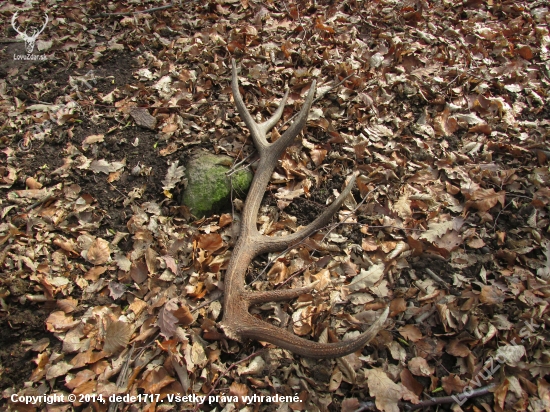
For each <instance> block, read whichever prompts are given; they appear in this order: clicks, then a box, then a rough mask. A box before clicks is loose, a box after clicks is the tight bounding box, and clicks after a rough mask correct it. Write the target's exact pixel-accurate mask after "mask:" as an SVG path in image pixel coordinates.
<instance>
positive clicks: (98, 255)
mask: <svg viewBox="0 0 550 412" xmlns="http://www.w3.org/2000/svg"><path fill="white" fill-rule="evenodd" d="M85 258H86V260H87V261H88V262H90V263H92V264H93V265H102V264H104V263H107V262H108V261H109V260H111V249H110V248H109V242H107V241H106V240H105V239H101V238H100V237H97V238H95V240H94V241H93V243H92V245H91V246H90V248H89V249H88V251H87V253H86V256H85Z"/></svg>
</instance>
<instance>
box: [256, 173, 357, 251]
mask: <svg viewBox="0 0 550 412" xmlns="http://www.w3.org/2000/svg"><path fill="white" fill-rule="evenodd" d="M357 175H358V173H357V172H355V173H353V175H352V177H351V179H350V181H349V183H348V184H347V185H346V187H345V189H344V190H343V191H342V193H340V196H338V197H337V198H336V200H334V201H333V202H332V203H331V204H330V205H329V206H328V207H327V208H326V209H325V210H324V211H323V213H321V215H319V216H318V217H317V218H316V219H315V220H314V221H313V222H311V223H310V224H309V225H307V226H306V227H304V228H302V229H300V230H299V231H297V232H295V233H292V234H290V235H285V236H273V237H265V236H264V237H263V239H262V242H261V244H260V245H259V247H257V253H258V254H260V253H267V252H279V251H281V250H285V249H286V248H287V247H288V246H289V245H293V244H295V243H297V242H300V241H301V240H302V239H305V238H306V237H308V236H309V235H311V234H313V233H314V232H316V231H317V230H319V229H321V228H323V227H324V226H326V225H327V224H328V222H330V218H331V217H332V215H334V214H335V213H336V212H337V211H338V209H340V206H342V203H344V201H345V200H346V198H347V197H348V196H349V194H350V193H351V189H353V184H354V183H355V179H356V177H357Z"/></svg>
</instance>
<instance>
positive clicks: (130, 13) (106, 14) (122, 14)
mask: <svg viewBox="0 0 550 412" xmlns="http://www.w3.org/2000/svg"><path fill="white" fill-rule="evenodd" d="M172 6H174V2H170V4H167V5H166V6H160V7H153V8H152V9H147V10H138V11H124V12H120V13H99V14H96V15H95V16H92V18H93V19H95V18H96V17H107V16H130V15H133V14H144V13H152V12H154V11H159V10H165V9H169V8H170V7H172Z"/></svg>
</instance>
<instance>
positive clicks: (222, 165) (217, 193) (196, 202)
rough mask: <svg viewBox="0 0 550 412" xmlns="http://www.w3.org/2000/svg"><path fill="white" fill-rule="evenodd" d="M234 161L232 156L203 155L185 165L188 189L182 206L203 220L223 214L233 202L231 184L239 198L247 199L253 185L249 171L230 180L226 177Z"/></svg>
mask: <svg viewBox="0 0 550 412" xmlns="http://www.w3.org/2000/svg"><path fill="white" fill-rule="evenodd" d="M232 163H233V159H231V158H230V157H229V156H223V155H221V156H220V155H213V154H211V153H200V154H198V155H196V156H195V157H193V158H192V159H191V160H190V161H189V162H188V164H187V165H186V167H187V169H186V175H187V187H186V188H185V191H184V192H183V196H182V199H181V203H182V204H183V205H185V206H187V207H188V208H189V210H190V211H191V213H192V214H193V215H194V216H196V217H198V218H200V217H203V216H209V215H212V214H214V213H220V212H222V211H224V210H226V209H228V208H229V206H230V203H231V185H233V190H234V191H235V193H236V195H237V196H239V197H241V198H244V197H245V196H246V193H247V191H248V188H249V187H250V183H251V182H252V178H253V175H252V173H251V172H250V171H249V170H240V171H238V172H236V173H233V175H232V176H231V180H230V179H229V178H228V177H227V176H226V173H227V171H228V170H229V166H231V164H232Z"/></svg>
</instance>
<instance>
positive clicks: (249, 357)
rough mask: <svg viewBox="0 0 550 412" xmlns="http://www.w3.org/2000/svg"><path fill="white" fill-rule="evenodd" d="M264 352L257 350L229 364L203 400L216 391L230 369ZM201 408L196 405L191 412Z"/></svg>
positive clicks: (199, 405)
mask: <svg viewBox="0 0 550 412" xmlns="http://www.w3.org/2000/svg"><path fill="white" fill-rule="evenodd" d="M265 350H266V349H265V348H263V349H260V350H258V351H256V352H254V353H253V354H252V355H249V356H247V357H246V358H244V359H241V360H240V361H238V362H235V363H233V364H231V366H229V368H227V369H226V370H225V372H224V373H222V374H221V375H220V376H219V377H218V379H216V382H214V384H213V385H212V389H210V392H208V393H207V394H206V396H205V398H204V399H207V398H208V397H210V395H212V394H213V393H214V391H215V390H216V387H217V386H218V384H219V383H220V381H221V379H222V378H223V377H224V376H225V375H227V374H228V373H229V371H230V370H231V369H233V368H234V367H235V366H237V365H239V364H241V363H243V362H246V361H247V360H249V359H252V358H253V357H255V356H258V355H259V354H260V353H262V352H264V351H265ZM201 406H202V403H197V405H196V406H195V408H194V409H193V412H197V411H198V410H199V408H200V407H201Z"/></svg>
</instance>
